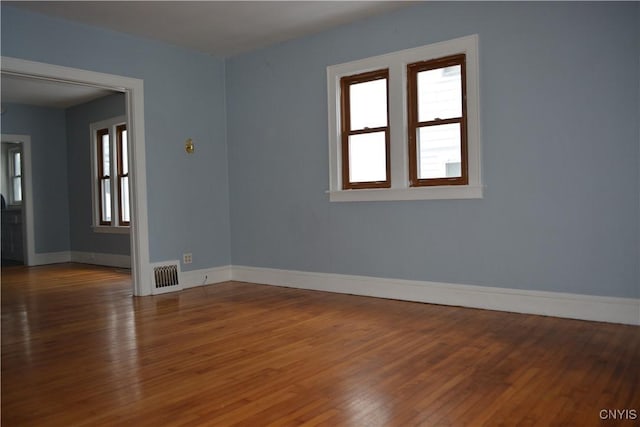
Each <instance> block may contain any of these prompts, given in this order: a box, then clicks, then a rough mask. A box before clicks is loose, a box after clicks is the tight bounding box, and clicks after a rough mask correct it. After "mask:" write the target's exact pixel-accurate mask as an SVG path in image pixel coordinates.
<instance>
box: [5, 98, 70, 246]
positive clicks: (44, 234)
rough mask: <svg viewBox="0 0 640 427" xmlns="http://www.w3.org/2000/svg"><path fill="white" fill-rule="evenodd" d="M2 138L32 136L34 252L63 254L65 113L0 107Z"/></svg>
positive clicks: (66, 213)
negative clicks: (7, 136)
mask: <svg viewBox="0 0 640 427" xmlns="http://www.w3.org/2000/svg"><path fill="white" fill-rule="evenodd" d="M2 106H3V107H4V108H5V112H4V113H3V114H2V118H1V121H0V123H1V125H0V126H1V128H2V133H3V134H20V135H29V136H31V167H32V171H33V173H32V191H33V195H32V196H33V222H34V224H33V228H34V237H35V241H34V243H35V248H34V250H35V252H36V253H45V252H63V251H68V250H69V249H70V243H69V194H68V189H67V138H66V129H65V116H64V110H63V109H58V108H44V107H34V106H29V105H20V104H2Z"/></svg>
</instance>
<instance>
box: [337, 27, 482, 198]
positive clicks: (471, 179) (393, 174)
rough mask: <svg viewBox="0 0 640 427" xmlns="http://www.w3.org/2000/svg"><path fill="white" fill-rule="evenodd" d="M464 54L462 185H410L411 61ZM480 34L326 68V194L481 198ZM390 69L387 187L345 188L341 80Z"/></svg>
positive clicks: (381, 196)
mask: <svg viewBox="0 0 640 427" xmlns="http://www.w3.org/2000/svg"><path fill="white" fill-rule="evenodd" d="M458 54H464V55H465V68H466V69H465V72H466V73H465V74H466V76H465V84H466V88H465V90H466V115H465V125H466V131H467V158H468V165H467V174H468V182H467V184H465V185H431V186H411V185H410V179H409V143H408V141H409V138H408V133H409V130H408V107H407V105H408V90H407V84H408V80H407V66H408V65H409V64H413V63H417V62H422V61H429V60H432V59H437V58H443V57H447V56H451V55H458ZM478 63H479V61H478V36H477V35H472V36H467V37H461V38H458V39H454V40H449V41H444V42H439V43H434V44H430V45H426V46H421V47H417V48H412V49H406V50H401V51H397V52H392V53H389V54H385V55H380V56H375V57H370V58H365V59H361V60H357V61H352V62H348V63H344V64H337V65H332V66H329V67H327V96H328V113H329V114H328V122H329V191H328V193H329V198H330V200H331V201H376V200H428V199H468V198H482V194H483V184H482V174H481V157H480V153H481V141H480V112H479V104H480V102H479V69H478ZM381 69H388V70H389V78H388V91H389V95H388V96H389V98H388V106H389V107H388V108H389V123H388V126H389V139H390V167H391V171H390V179H391V186H390V188H365V189H357V190H352V189H345V188H344V186H343V169H342V162H343V158H342V132H341V130H342V123H341V120H342V118H341V84H340V81H341V79H342V78H343V77H345V76H351V75H357V74H361V73H366V72H371V71H375V70H381Z"/></svg>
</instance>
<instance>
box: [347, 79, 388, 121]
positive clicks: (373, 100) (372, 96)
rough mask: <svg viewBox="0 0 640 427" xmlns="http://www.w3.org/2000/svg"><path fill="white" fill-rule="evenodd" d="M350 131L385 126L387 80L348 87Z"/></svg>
mask: <svg viewBox="0 0 640 427" xmlns="http://www.w3.org/2000/svg"><path fill="white" fill-rule="evenodd" d="M349 99H350V103H351V105H350V114H351V129H350V130H358V129H364V128H366V127H367V128H376V127H382V126H387V79H378V80H373V81H370V82H364V83H356V84H352V85H350V86H349Z"/></svg>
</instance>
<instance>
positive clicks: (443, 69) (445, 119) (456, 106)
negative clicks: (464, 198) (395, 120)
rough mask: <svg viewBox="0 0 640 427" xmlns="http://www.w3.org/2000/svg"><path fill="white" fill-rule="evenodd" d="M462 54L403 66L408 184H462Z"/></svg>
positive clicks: (464, 145)
mask: <svg viewBox="0 0 640 427" xmlns="http://www.w3.org/2000/svg"><path fill="white" fill-rule="evenodd" d="M464 76H465V55H464V54H462V55H454V56H449V57H445V58H439V59H433V60H430V61H421V62H416V63H413V64H409V65H408V66H407V80H408V89H407V92H408V93H407V95H408V105H407V111H408V116H409V118H408V120H409V124H408V129H409V182H410V185H411V186H414V187H415V186H421V185H465V184H467V182H468V174H467V130H466V125H465V112H466V102H465V78H464Z"/></svg>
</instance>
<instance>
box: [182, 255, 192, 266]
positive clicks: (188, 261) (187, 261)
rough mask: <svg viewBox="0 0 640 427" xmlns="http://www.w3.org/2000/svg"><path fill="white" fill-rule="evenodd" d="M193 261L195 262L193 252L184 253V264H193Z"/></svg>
mask: <svg viewBox="0 0 640 427" xmlns="http://www.w3.org/2000/svg"><path fill="white" fill-rule="evenodd" d="M192 262H193V257H192V256H191V253H188V254H182V263H183V264H191V263H192Z"/></svg>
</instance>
